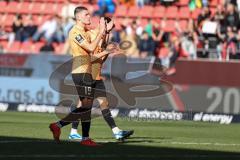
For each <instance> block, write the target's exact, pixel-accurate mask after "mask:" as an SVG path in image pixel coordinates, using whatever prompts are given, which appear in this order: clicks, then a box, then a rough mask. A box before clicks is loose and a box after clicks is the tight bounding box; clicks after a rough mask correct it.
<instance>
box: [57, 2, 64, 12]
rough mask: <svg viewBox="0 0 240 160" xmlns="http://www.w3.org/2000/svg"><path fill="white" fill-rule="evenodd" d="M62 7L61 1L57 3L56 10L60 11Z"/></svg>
mask: <svg viewBox="0 0 240 160" xmlns="http://www.w3.org/2000/svg"><path fill="white" fill-rule="evenodd" d="M62 8H63V4H62V3H58V4H57V11H58V13H60V12H61V11H62Z"/></svg>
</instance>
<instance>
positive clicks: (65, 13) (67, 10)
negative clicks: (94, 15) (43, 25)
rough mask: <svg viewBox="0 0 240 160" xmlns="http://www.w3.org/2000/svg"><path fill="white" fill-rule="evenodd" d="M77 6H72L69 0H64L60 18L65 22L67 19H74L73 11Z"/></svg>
mask: <svg viewBox="0 0 240 160" xmlns="http://www.w3.org/2000/svg"><path fill="white" fill-rule="evenodd" d="M76 7H77V6H76V5H74V4H72V3H71V2H70V0H65V1H64V5H63V7H62V10H61V13H60V16H61V17H62V18H63V19H64V20H65V19H67V18H74V13H73V11H74V9H75V8H76Z"/></svg>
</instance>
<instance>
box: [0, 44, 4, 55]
mask: <svg viewBox="0 0 240 160" xmlns="http://www.w3.org/2000/svg"><path fill="white" fill-rule="evenodd" d="M3 53H4V48H3V46H2V45H1V44H0V54H3Z"/></svg>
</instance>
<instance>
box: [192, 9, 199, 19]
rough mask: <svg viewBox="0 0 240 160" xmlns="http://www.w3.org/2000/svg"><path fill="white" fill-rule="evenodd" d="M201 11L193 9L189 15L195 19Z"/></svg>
mask: <svg viewBox="0 0 240 160" xmlns="http://www.w3.org/2000/svg"><path fill="white" fill-rule="evenodd" d="M200 13H201V9H195V10H194V11H193V12H192V15H191V17H192V18H193V19H197V18H198V15H199V14H200Z"/></svg>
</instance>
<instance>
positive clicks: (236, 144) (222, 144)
mask: <svg viewBox="0 0 240 160" xmlns="http://www.w3.org/2000/svg"><path fill="white" fill-rule="evenodd" d="M126 141H128V140H126ZM32 142H41V143H46V142H54V141H53V140H3V141H1V140H0V144H1V143H32ZM63 142H77V141H63ZM97 142H98V143H114V142H116V143H117V141H97ZM123 143H124V142H123ZM134 143H135V142H134ZM144 143H152V142H144ZM159 143H160V144H173V145H174V144H176V145H213V146H240V144H238V143H218V142H216V143H209V142H208V143H204V142H200V143H198V142H174V141H173V142H161V141H159Z"/></svg>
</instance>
